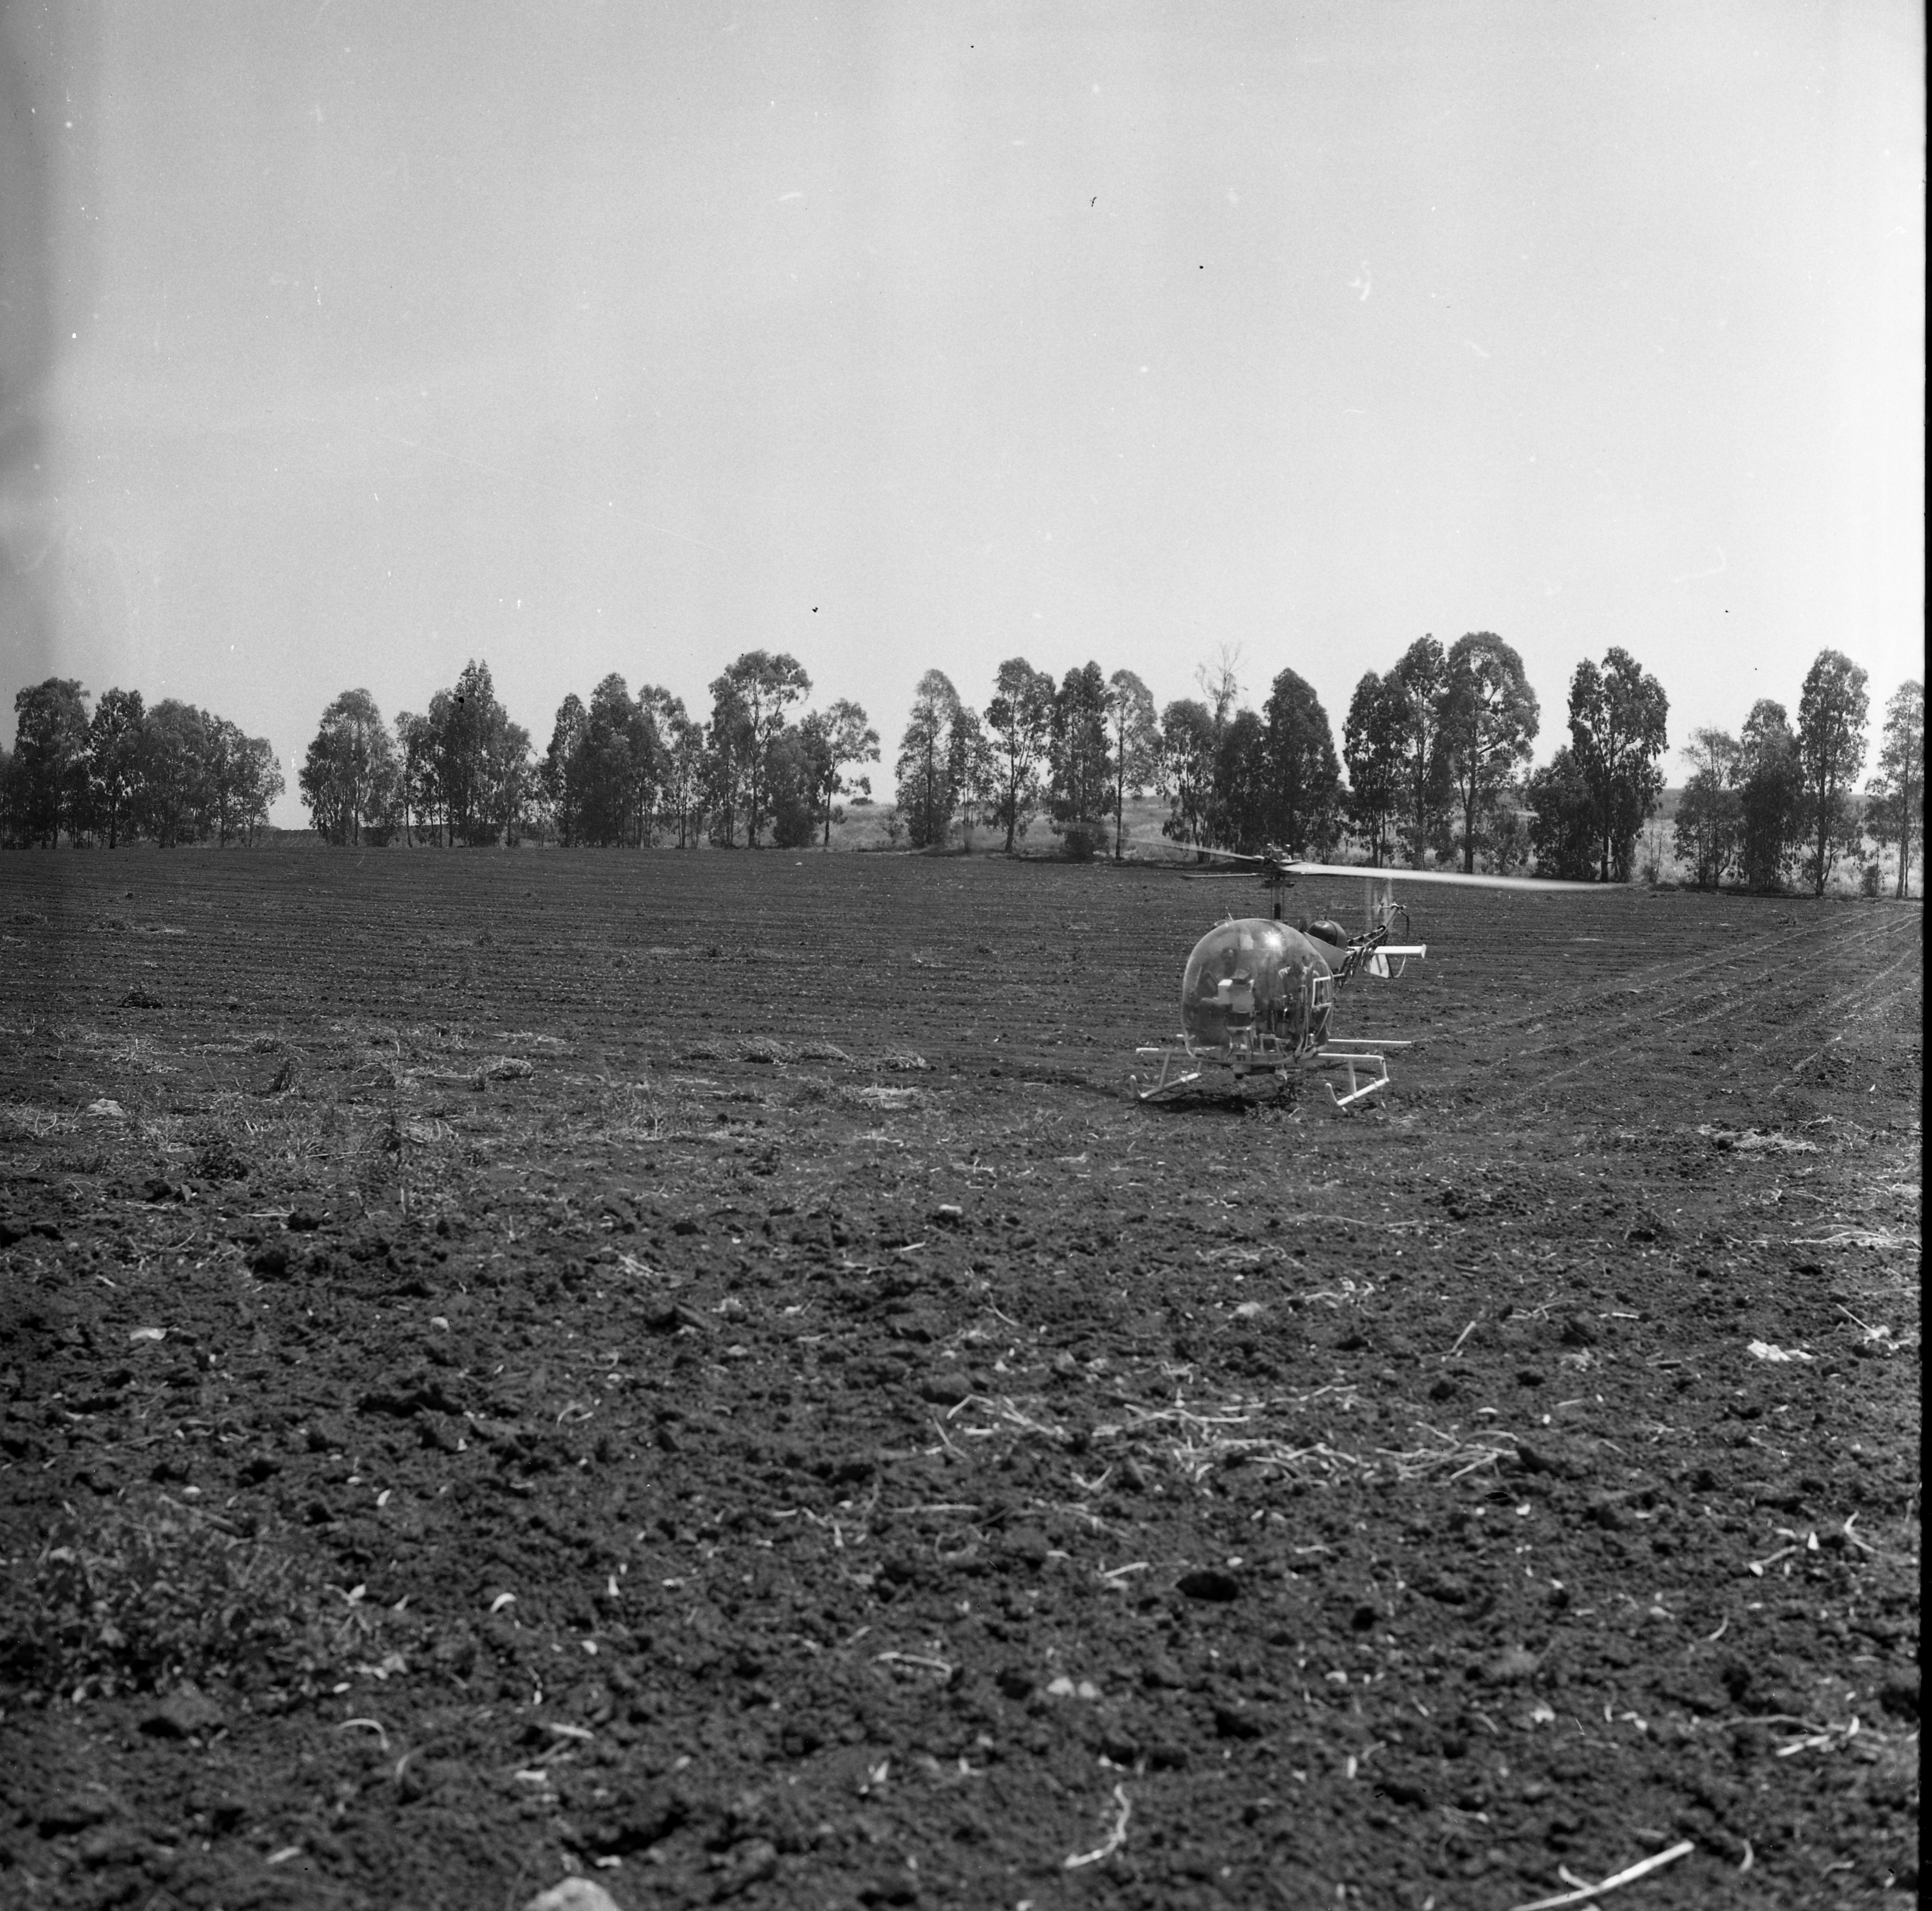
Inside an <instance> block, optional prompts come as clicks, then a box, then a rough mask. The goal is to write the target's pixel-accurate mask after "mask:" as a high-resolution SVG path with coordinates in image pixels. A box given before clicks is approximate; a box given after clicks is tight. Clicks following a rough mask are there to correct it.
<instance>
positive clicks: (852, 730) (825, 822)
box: [798, 697, 879, 850]
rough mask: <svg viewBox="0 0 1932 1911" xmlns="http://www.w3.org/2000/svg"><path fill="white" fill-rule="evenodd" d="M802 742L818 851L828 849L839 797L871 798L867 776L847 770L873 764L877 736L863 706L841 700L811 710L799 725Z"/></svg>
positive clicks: (870, 785) (875, 760)
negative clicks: (818, 837) (816, 823)
mask: <svg viewBox="0 0 1932 1911" xmlns="http://www.w3.org/2000/svg"><path fill="white" fill-rule="evenodd" d="M798 727H799V733H800V734H801V735H802V736H803V737H804V738H805V739H806V740H805V761H806V763H807V764H808V767H809V769H810V772H811V777H810V787H811V801H812V804H813V806H814V809H815V811H817V817H818V820H819V822H820V825H821V826H822V829H823V840H822V842H821V844H820V847H823V848H825V849H828V850H829V848H830V847H832V824H833V823H834V822H835V821H836V820H838V814H840V812H836V811H835V810H834V808H833V805H834V804H835V802H837V800H838V798H839V797H841V796H850V795H854V794H856V795H861V796H870V795H871V793H872V779H871V778H870V777H869V776H850V777H848V776H847V775H846V774H845V771H846V768H847V765H848V764H849V765H853V766H856V765H857V764H859V763H877V761H878V760H879V733H878V732H877V730H874V728H873V727H872V726H871V724H870V723H869V722H868V721H867V719H866V716H865V706H864V705H863V704H861V703H853V701H852V700H851V699H850V697H840V698H839V699H838V701H837V702H836V703H834V704H832V706H831V708H830V709H824V710H814V711H812V712H811V713H810V714H809V715H807V716H805V718H802V720H801V721H800V722H799V726H798Z"/></svg>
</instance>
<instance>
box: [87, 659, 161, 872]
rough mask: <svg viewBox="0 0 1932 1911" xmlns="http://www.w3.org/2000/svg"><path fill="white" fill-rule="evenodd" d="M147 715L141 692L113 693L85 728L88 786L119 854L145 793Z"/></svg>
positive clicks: (106, 694) (109, 844)
mask: <svg viewBox="0 0 1932 1911" xmlns="http://www.w3.org/2000/svg"><path fill="white" fill-rule="evenodd" d="M146 721H147V712H146V710H145V707H144V706H142V702H141V693H140V692H139V691H138V690H109V691H105V692H104V693H103V694H102V696H101V701H100V702H99V703H97V704H95V706H94V714H93V715H92V717H91V718H89V719H88V725H87V780H88V787H89V792H90V794H91V796H92V803H91V805H90V806H91V808H92V810H93V812H94V815H95V821H96V823H97V826H98V825H101V824H104V825H105V826H106V827H107V847H109V848H110V849H113V848H114V847H116V846H117V845H118V843H119V841H120V839H121V834H122V832H124V830H125V829H127V827H128V826H130V823H132V821H133V811H134V808H135V805H136V802H137V801H138V799H139V796H140V790H141V732H142V728H143V727H144V726H145V723H146Z"/></svg>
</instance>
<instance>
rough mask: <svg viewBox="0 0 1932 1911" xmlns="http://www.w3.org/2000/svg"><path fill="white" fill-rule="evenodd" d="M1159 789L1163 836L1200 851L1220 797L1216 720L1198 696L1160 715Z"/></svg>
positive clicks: (1156, 778) (1178, 702)
mask: <svg viewBox="0 0 1932 1911" xmlns="http://www.w3.org/2000/svg"><path fill="white" fill-rule="evenodd" d="M1154 787H1156V788H1157V790H1159V791H1160V794H1161V796H1162V798H1163V799H1164V800H1165V802H1166V804H1167V815H1166V818H1165V819H1164V820H1163V822H1162V823H1161V826H1160V833H1161V834H1162V835H1163V836H1167V837H1169V838H1172V839H1173V840H1174V841H1176V842H1181V843H1186V844H1189V845H1190V847H1193V848H1195V849H1199V848H1200V847H1202V844H1204V843H1205V842H1206V841H1207V840H1208V836H1207V831H1208V812H1209V809H1210V807H1211V803H1212V801H1213V798H1214V715H1213V713H1212V712H1211V711H1210V710H1209V709H1208V706H1207V705H1206V704H1205V703H1202V702H1201V701H1200V700H1199V699H1198V698H1196V697H1176V698H1175V700H1174V701H1173V702H1172V703H1169V705H1168V706H1167V707H1166V709H1164V710H1163V711H1162V712H1161V713H1160V754H1159V755H1158V757H1157V758H1156V760H1155V763H1154Z"/></svg>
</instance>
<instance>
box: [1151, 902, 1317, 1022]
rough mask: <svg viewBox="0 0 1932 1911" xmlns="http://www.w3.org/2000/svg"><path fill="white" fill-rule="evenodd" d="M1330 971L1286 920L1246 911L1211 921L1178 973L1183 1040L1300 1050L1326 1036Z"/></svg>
mask: <svg viewBox="0 0 1932 1911" xmlns="http://www.w3.org/2000/svg"><path fill="white" fill-rule="evenodd" d="M1332 953H1333V954H1334V956H1336V957H1337V958H1339V957H1340V956H1342V955H1343V953H1345V952H1344V951H1343V950H1339V949H1338V950H1334V951H1333V952H1332ZM1333 989H1334V970H1333V969H1332V968H1331V966H1330V962H1329V958H1328V956H1325V954H1324V953H1322V944H1319V943H1317V942H1316V941H1313V940H1312V939H1311V938H1309V937H1307V936H1306V935H1303V934H1302V933H1301V932H1300V931H1299V930H1298V929H1292V928H1290V927H1289V925H1288V924H1287V923H1286V922H1272V921H1271V920H1269V919H1268V918H1267V917H1265V916H1247V917H1244V918H1243V919H1240V920H1238V921H1233V922H1220V923H1217V925H1216V926H1214V928H1213V929H1210V930H1209V931H1208V933H1207V934H1206V935H1204V936H1203V937H1202V938H1201V940H1200V941H1199V942H1197V943H1196V944H1195V945H1194V948H1193V953H1191V954H1190V956H1189V957H1188V959H1187V969H1186V971H1184V974H1183V975H1182V977H1181V1026H1182V1028H1184V1030H1185V1031H1186V1033H1187V1042H1188V1046H1189V1047H1190V1049H1193V1050H1196V1052H1199V1051H1201V1050H1204V1049H1205V1050H1222V1051H1237V1050H1238V1051H1240V1052H1243V1053H1247V1054H1255V1055H1262V1054H1266V1053H1268V1052H1280V1051H1283V1050H1285V1051H1286V1052H1288V1053H1289V1054H1291V1055H1292V1054H1298V1053H1300V1052H1302V1051H1303V1050H1304V1049H1307V1048H1309V1047H1310V1046H1314V1045H1316V1044H1319V1043H1321V1042H1322V1041H1323V1040H1325V1039H1326V1038H1327V1035H1328V1017H1329V1014H1330V1012H1331V1007H1332V1004H1333Z"/></svg>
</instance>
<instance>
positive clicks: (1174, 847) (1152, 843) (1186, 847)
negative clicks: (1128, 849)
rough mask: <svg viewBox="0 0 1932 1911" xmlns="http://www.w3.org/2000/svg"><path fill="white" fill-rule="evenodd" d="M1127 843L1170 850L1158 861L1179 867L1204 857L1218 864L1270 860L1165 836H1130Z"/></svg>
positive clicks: (1264, 857)
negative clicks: (1186, 861)
mask: <svg viewBox="0 0 1932 1911" xmlns="http://www.w3.org/2000/svg"><path fill="white" fill-rule="evenodd" d="M1127 841H1129V842H1130V843H1135V844H1139V847H1141V848H1142V849H1160V850H1169V851H1171V852H1172V853H1171V854H1169V855H1166V856H1162V857H1160V858H1159V860H1160V861H1161V862H1172V863H1174V864H1175V865H1179V864H1180V863H1181V862H1182V861H1183V860H1184V859H1187V860H1197V859H1199V858H1200V857H1202V856H1212V857H1213V858H1214V860H1215V861H1216V862H1267V861H1268V858H1267V857H1266V856H1250V855H1249V854H1247V852H1246V851H1245V850H1238V849H1210V848H1209V847H1208V845H1207V844H1205V843H1183V842H1177V841H1175V839H1174V838H1172V836H1163V837H1162V838H1159V839H1158V840H1157V839H1156V838H1154V837H1152V836H1130V837H1129V838H1127Z"/></svg>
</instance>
